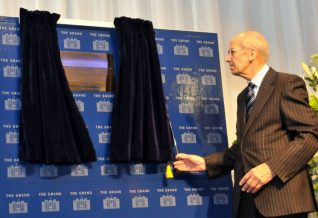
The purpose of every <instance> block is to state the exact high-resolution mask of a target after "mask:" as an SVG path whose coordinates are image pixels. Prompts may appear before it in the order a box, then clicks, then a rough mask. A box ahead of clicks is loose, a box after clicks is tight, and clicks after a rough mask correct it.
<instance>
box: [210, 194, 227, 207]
mask: <svg viewBox="0 0 318 218" xmlns="http://www.w3.org/2000/svg"><path fill="white" fill-rule="evenodd" d="M213 203H214V204H218V205H222V204H229V197H228V196H227V195H226V194H215V195H214V196H213Z"/></svg>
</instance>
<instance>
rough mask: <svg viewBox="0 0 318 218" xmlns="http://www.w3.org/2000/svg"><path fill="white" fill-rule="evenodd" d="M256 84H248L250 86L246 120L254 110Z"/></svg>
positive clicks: (248, 87) (248, 88) (247, 97)
mask: <svg viewBox="0 0 318 218" xmlns="http://www.w3.org/2000/svg"><path fill="white" fill-rule="evenodd" d="M255 86H256V85H255V84H254V83H252V82H248V86H247V96H246V102H247V104H246V120H247V119H248V117H249V116H250V114H251V111H252V108H253V104H254V100H255V95H254V88H255Z"/></svg>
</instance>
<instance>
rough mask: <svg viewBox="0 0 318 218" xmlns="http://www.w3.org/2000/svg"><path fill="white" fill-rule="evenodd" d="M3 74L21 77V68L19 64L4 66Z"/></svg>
mask: <svg viewBox="0 0 318 218" xmlns="http://www.w3.org/2000/svg"><path fill="white" fill-rule="evenodd" d="M3 76H4V77H13V78H14V77H15V78H19V77H21V68H19V67H18V66H10V65H8V66H5V67H3Z"/></svg>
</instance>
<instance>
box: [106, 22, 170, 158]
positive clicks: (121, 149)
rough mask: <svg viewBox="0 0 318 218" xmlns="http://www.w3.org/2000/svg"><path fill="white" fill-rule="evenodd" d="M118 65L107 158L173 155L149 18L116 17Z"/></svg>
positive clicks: (157, 59)
mask: <svg viewBox="0 0 318 218" xmlns="http://www.w3.org/2000/svg"><path fill="white" fill-rule="evenodd" d="M114 25H115V28H116V32H117V37H118V43H119V52H120V57H119V59H120V60H119V61H120V65H119V75H118V78H117V80H116V82H117V85H116V91H115V98H114V107H113V112H112V134H111V144H110V161H112V162H126V161H137V162H167V161H170V160H171V159H172V149H173V138H172V134H171V131H170V126H169V121H168V116H167V111H166V105H165V98H164V93H163V89H162V79H161V71H160V63H159V57H158V52H157V47H156V41H155V32H154V29H153V26H152V23H151V22H150V21H145V20H141V19H132V18H127V17H120V18H115V20H114Z"/></svg>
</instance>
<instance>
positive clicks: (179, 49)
mask: <svg viewBox="0 0 318 218" xmlns="http://www.w3.org/2000/svg"><path fill="white" fill-rule="evenodd" d="M173 53H174V55H182V56H189V48H188V47H187V46H185V45H175V46H173Z"/></svg>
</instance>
